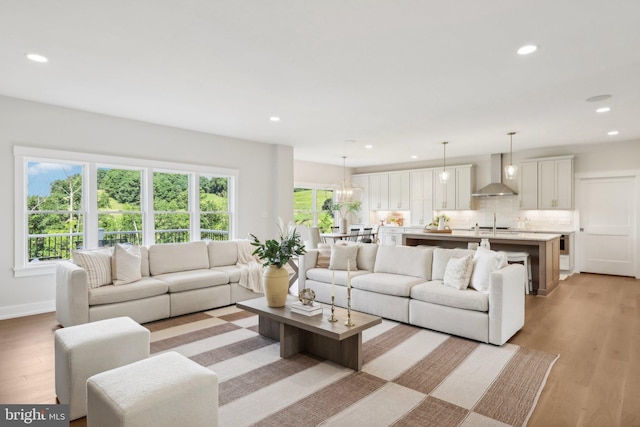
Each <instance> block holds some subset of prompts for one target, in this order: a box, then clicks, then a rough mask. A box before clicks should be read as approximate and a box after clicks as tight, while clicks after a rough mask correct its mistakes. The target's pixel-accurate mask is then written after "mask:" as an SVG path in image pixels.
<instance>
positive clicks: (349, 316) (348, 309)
mask: <svg viewBox="0 0 640 427" xmlns="http://www.w3.org/2000/svg"><path fill="white" fill-rule="evenodd" d="M344 324H345V325H346V326H355V323H353V322H352V321H351V286H349V287H348V288H347V320H345V321H344Z"/></svg>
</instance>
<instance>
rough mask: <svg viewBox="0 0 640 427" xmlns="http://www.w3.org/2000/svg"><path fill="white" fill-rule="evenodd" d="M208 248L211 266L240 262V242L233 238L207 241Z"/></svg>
mask: <svg viewBox="0 0 640 427" xmlns="http://www.w3.org/2000/svg"><path fill="white" fill-rule="evenodd" d="M207 249H208V253H209V267H222V266H224V265H236V263H237V262H238V243H237V242H235V241H233V240H229V241H216V240H212V241H210V242H209V243H207Z"/></svg>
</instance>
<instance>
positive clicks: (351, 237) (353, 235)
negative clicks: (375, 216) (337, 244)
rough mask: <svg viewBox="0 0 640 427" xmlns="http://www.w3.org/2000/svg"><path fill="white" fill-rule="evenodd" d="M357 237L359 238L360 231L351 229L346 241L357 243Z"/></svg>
mask: <svg viewBox="0 0 640 427" xmlns="http://www.w3.org/2000/svg"><path fill="white" fill-rule="evenodd" d="M358 236H360V230H359V229H353V230H351V231H350V232H349V235H348V236H347V240H350V241H352V242H357V241H358Z"/></svg>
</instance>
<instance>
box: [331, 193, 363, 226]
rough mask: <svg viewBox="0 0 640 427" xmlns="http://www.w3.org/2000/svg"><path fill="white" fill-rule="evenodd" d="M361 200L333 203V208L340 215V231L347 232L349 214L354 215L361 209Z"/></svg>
mask: <svg viewBox="0 0 640 427" xmlns="http://www.w3.org/2000/svg"><path fill="white" fill-rule="evenodd" d="M360 205H361V203H360V201H359V200H354V201H352V202H344V203H335V202H332V203H331V210H332V211H334V212H337V214H338V217H339V218H340V232H341V233H343V234H344V233H346V232H347V216H348V215H353V214H355V213H357V212H358V211H359V210H360Z"/></svg>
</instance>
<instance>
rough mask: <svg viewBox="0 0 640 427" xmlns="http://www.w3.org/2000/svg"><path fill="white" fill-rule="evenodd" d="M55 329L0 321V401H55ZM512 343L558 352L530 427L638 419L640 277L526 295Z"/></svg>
mask: <svg viewBox="0 0 640 427" xmlns="http://www.w3.org/2000/svg"><path fill="white" fill-rule="evenodd" d="M57 328H58V324H57V322H56V321H55V316H54V314H53V313H47V314H41V315H37V316H29V317H22V318H17V319H9V320H3V321H0V402H1V403H45V404H46V403H54V402H55V390H54V353H53V331H54V330H55V329H57ZM510 342H511V343H513V344H518V345H521V346H524V347H528V348H534V349H539V350H544V351H548V352H552V353H558V354H560V359H559V360H558V361H557V362H556V364H555V366H554V367H553V369H552V371H551V374H550V375H549V378H548V380H547V384H546V386H545V388H544V390H543V392H542V395H541V396H540V400H539V402H538V406H537V407H536V410H535V412H534V414H533V416H532V418H531V420H530V422H529V426H533V427H536V426H544V427H547V426H594V427H601V426H625V427H626V426H640V280H636V279H633V278H625V277H613V276H599V275H593V274H576V275H573V276H571V277H569V278H568V279H567V280H565V281H563V282H561V285H560V286H559V287H558V289H556V290H555V291H554V292H553V293H552V294H551V295H549V296H548V297H536V296H527V297H526V322H525V327H524V328H523V329H522V330H521V331H520V332H519V333H518V334H517V335H516V336H514V337H513V338H512V339H511V340H510ZM84 424H85V420H84V419H82V420H78V421H77V422H73V423H72V424H71V425H72V426H74V427H76V426H81V425H84Z"/></svg>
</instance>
